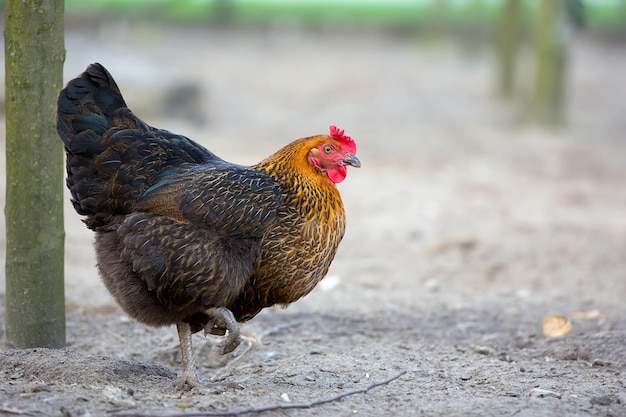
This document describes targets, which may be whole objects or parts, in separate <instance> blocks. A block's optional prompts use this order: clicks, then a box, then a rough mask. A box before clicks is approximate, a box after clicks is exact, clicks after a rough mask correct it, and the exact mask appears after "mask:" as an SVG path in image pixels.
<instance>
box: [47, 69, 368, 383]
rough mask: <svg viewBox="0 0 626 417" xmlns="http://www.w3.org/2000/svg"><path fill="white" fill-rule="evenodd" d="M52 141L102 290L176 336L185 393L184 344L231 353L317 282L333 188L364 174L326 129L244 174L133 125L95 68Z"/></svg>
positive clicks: (336, 133) (194, 376) (192, 369)
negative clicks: (246, 333) (265, 317)
mask: <svg viewBox="0 0 626 417" xmlns="http://www.w3.org/2000/svg"><path fill="white" fill-rule="evenodd" d="M57 132H58V134H59V136H60V137H61V139H62V140H63V144H64V146H65V151H66V156H67V162H66V168H67V181H66V183H67V187H68V188H69V190H70V192H71V195H72V203H73V205H74V208H75V209H76V211H77V212H78V214H80V215H84V216H86V218H85V220H84V222H85V223H86V225H87V227H89V228H90V229H92V230H93V231H95V233H96V240H95V248H96V256H97V263H98V269H99V272H100V275H101V277H102V280H103V282H104V284H105V285H106V287H107V289H108V290H109V291H110V292H111V294H112V295H113V297H114V298H115V300H116V301H117V303H119V305H120V306H121V307H122V309H124V311H125V312H126V313H127V314H128V315H130V316H131V317H133V318H135V319H136V320H138V321H140V322H142V323H145V324H147V325H151V326H166V325H170V324H176V326H177V329H178V336H179V338H180V346H181V357H182V362H183V367H184V370H183V374H182V378H181V381H180V382H181V384H182V385H185V384H187V385H189V386H191V387H194V386H197V385H198V383H199V379H198V373H197V370H196V365H195V362H194V359H193V351H192V346H191V335H192V333H195V332H198V331H200V330H204V331H205V332H208V333H213V334H219V335H224V336H225V338H224V342H223V352H224V353H227V352H230V351H232V350H234V349H235V348H236V347H237V346H238V345H239V342H240V336H239V327H238V322H245V321H247V320H250V319H251V318H253V317H254V316H255V315H256V314H257V313H259V311H261V310H262V309H263V308H265V307H269V306H272V305H275V304H278V305H282V306H286V305H288V304H290V303H292V302H294V301H296V300H298V299H299V298H301V297H303V296H304V295H306V294H308V293H309V292H310V291H311V290H312V289H313V288H314V287H315V285H316V284H317V283H318V282H319V281H320V280H321V279H322V278H323V277H324V275H325V274H326V272H327V271H328V268H329V266H330V263H331V261H332V260H333V257H334V256H335V252H336V250H337V247H338V245H339V242H340V241H341V239H342V237H343V234H344V230H345V213H344V209H343V204H342V201H341V197H340V195H339V191H338V190H337V187H336V186H335V183H338V182H340V181H342V180H343V179H344V178H345V177H346V166H347V165H351V166H354V167H360V165H361V163H360V161H359V159H358V158H357V157H356V155H355V153H356V145H355V143H354V141H353V140H352V139H351V138H350V137H349V136H346V135H344V131H343V130H340V129H338V128H336V127H335V126H331V127H330V135H325V134H322V135H317V136H311V137H307V138H303V139H298V140H296V141H294V142H292V143H290V144H288V145H287V146H285V147H284V148H282V149H281V150H279V151H278V152H276V153H275V154H273V155H271V156H269V157H268V158H266V159H264V160H263V161H261V162H259V163H258V164H256V165H253V166H249V167H247V166H241V165H235V164H232V163H229V162H226V161H224V160H222V159H220V158H219V157H217V156H216V155H215V154H213V153H212V152H210V151H208V150H207V149H205V148H204V147H202V146H200V145H198V144H197V143H195V142H193V141H192V140H190V139H188V138H186V137H184V136H181V135H177V134H174V133H171V132H169V131H167V130H162V129H157V128H154V127H151V126H149V125H147V124H146V123H145V122H143V121H142V120H140V119H139V118H137V117H136V116H135V115H134V114H133V113H132V112H131V110H130V109H128V107H127V106H126V103H125V102H124V99H123V98H122V95H121V93H120V91H119V88H118V87H117V85H116V83H115V81H114V80H113V78H112V77H111V75H110V74H109V73H108V72H107V70H106V69H105V68H104V67H103V66H101V65H100V64H92V65H90V66H89V67H88V68H87V70H86V71H85V72H84V73H83V74H82V75H80V77H78V78H76V79H74V80H72V81H70V82H69V83H68V85H67V87H66V88H65V89H63V90H62V91H61V92H60V94H59V98H58V110H57Z"/></svg>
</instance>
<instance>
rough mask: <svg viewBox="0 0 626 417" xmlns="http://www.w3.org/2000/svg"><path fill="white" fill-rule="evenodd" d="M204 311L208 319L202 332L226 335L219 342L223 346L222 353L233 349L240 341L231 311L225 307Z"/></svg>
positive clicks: (238, 331)
mask: <svg viewBox="0 0 626 417" xmlns="http://www.w3.org/2000/svg"><path fill="white" fill-rule="evenodd" d="M205 313H206V315H207V316H208V317H209V321H208V322H207V324H206V325H205V326H204V334H213V335H218V336H224V335H226V337H225V339H224V340H223V341H222V343H220V346H221V347H223V350H222V353H223V354H226V353H230V352H232V351H233V350H235V349H236V348H237V346H239V344H240V343H241V332H240V330H239V324H238V323H237V320H235V317H234V316H233V313H232V312H231V311H230V310H229V309H227V308H225V307H214V308H210V309H208V310H207V311H206V312H205Z"/></svg>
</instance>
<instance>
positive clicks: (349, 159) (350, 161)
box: [342, 154, 361, 168]
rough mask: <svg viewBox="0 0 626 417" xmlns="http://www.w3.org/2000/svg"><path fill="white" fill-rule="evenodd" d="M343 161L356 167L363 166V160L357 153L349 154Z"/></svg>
mask: <svg viewBox="0 0 626 417" xmlns="http://www.w3.org/2000/svg"><path fill="white" fill-rule="evenodd" d="M342 161H343V163H344V164H346V165H351V166H353V167H355V168H361V161H359V158H357V157H356V156H355V155H350V154H347V155H346V157H345V158H344V159H342Z"/></svg>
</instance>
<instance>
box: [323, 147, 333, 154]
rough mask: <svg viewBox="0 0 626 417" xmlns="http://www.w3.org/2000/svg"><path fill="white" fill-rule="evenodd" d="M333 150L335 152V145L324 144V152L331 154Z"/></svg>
mask: <svg viewBox="0 0 626 417" xmlns="http://www.w3.org/2000/svg"><path fill="white" fill-rule="evenodd" d="M332 152H333V147H332V146H330V145H326V146H324V153H325V154H326V155H330V154H331V153H332Z"/></svg>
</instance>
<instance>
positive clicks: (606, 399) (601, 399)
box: [590, 395, 620, 405]
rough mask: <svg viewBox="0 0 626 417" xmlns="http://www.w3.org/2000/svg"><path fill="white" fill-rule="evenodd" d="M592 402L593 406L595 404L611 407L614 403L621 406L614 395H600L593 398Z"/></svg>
mask: <svg viewBox="0 0 626 417" xmlns="http://www.w3.org/2000/svg"><path fill="white" fill-rule="evenodd" d="M590 402H591V404H595V405H611V404H613V403H618V404H619V403H620V400H619V398H617V397H615V396H614V395H598V396H595V397H592V398H591V400H590Z"/></svg>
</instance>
